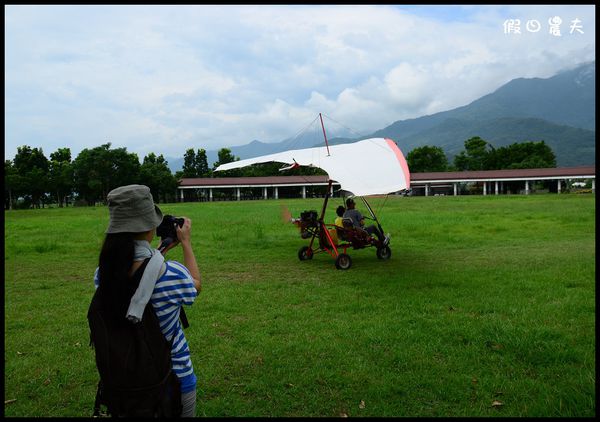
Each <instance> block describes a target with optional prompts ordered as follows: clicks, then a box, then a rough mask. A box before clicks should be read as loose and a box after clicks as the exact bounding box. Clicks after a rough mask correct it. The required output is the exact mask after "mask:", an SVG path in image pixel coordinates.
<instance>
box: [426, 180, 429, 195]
mask: <svg viewBox="0 0 600 422" xmlns="http://www.w3.org/2000/svg"><path fill="white" fill-rule="evenodd" d="M425 196H429V183H426V184H425Z"/></svg>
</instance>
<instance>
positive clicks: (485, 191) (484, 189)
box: [483, 182, 487, 195]
mask: <svg viewBox="0 0 600 422" xmlns="http://www.w3.org/2000/svg"><path fill="white" fill-rule="evenodd" d="M483 194H484V195H487V182H483Z"/></svg>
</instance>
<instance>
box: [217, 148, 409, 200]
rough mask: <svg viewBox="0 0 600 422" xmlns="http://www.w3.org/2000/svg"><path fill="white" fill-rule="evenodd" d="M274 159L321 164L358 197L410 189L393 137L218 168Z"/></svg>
mask: <svg viewBox="0 0 600 422" xmlns="http://www.w3.org/2000/svg"><path fill="white" fill-rule="evenodd" d="M271 161H273V162H279V163H284V164H288V165H290V166H296V165H300V166H311V167H319V168H321V169H323V170H325V171H326V172H327V174H328V175H329V178H330V179H331V180H333V181H336V182H338V183H339V184H340V185H341V187H342V189H344V190H347V191H350V192H352V193H353V194H354V195H356V196H366V195H377V194H387V193H390V192H397V191H401V190H404V189H408V188H410V172H409V170H408V165H407V163H406V159H405V158H404V155H403V154H402V151H400V148H398V146H397V145H396V143H395V142H394V141H393V140H391V139H389V138H370V139H365V140H363V141H359V142H355V143H352V144H340V145H332V146H330V147H329V148H327V147H325V146H323V147H316V148H307V149H297V150H291V151H284V152H279V153H276V154H269V155H263V156H260V157H255V158H248V159H246V160H240V161H234V162H231V163H227V164H222V165H220V166H219V167H217V168H216V169H215V171H222V170H231V169H235V168H240V167H246V166H250V165H252V164H258V163H268V162H271Z"/></svg>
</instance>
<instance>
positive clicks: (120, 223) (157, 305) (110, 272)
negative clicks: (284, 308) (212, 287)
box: [94, 185, 201, 417]
mask: <svg viewBox="0 0 600 422" xmlns="http://www.w3.org/2000/svg"><path fill="white" fill-rule="evenodd" d="M107 200H108V210H109V214H110V222H109V225H108V229H107V230H106V237H105V240H104V244H103V246H102V250H101V252H100V258H99V267H98V268H97V269H96V272H95V274H94V283H95V286H96V288H97V294H98V296H99V299H100V301H101V302H102V303H104V304H105V305H106V306H105V307H106V309H107V311H108V312H109V313H110V314H112V316H111V318H114V320H115V321H120V323H122V322H121V321H124V320H125V318H127V319H128V320H129V321H132V322H134V323H136V322H139V321H140V320H141V318H142V314H143V312H144V309H145V307H146V304H147V303H148V302H150V303H151V304H152V308H153V309H154V311H155V314H156V316H157V317H158V320H159V324H160V330H161V331H162V333H163V334H164V336H165V338H166V340H167V341H168V342H169V343H170V344H171V366H172V370H173V372H174V373H175V374H176V375H177V378H178V379H179V383H180V387H181V402H182V406H183V411H182V415H181V416H188V417H194V416H195V414H196V375H195V373H194V368H193V365H192V361H191V358H190V350H189V347H188V344H187V341H186V338H185V335H184V332H183V329H182V326H181V322H180V320H179V318H180V309H181V307H182V306H183V305H191V304H192V303H193V302H194V300H195V298H196V296H197V295H198V294H199V293H200V289H201V282H200V272H199V270H198V265H197V263H196V258H195V256H194V251H193V250H192V244H191V227H192V222H191V220H190V219H189V218H185V217H184V222H183V225H182V226H181V227H179V226H178V225H175V228H176V232H177V238H178V239H177V241H176V242H174V243H172V244H171V245H169V247H167V248H166V249H165V250H163V251H162V253H161V252H159V251H158V250H157V249H155V248H153V247H152V246H151V245H150V242H152V240H153V239H154V237H155V234H156V227H157V226H159V225H160V223H161V221H162V219H163V215H162V212H161V210H160V209H159V208H158V207H157V206H156V205H155V204H154V201H153V198H152V194H151V193H150V189H149V188H148V187H147V186H144V185H128V186H121V187H119V188H116V189H114V190H112V191H110V192H109V194H108V196H107ZM178 244H181V247H182V249H183V265H182V264H181V263H179V262H177V261H172V260H169V261H167V260H165V259H164V257H163V255H164V254H165V253H166V252H167V251H168V250H169V249H172V248H173V247H175V246H176V245H178ZM142 265H144V266H145V267H142ZM140 267H142V268H140ZM138 269H140V272H141V271H142V270H143V273H142V275H141V276H140V274H139V272H138V274H137V275H136V276H137V277H140V278H141V279H140V281H139V287H137V289H136V290H135V293H134V294H133V296H132V291H131V290H132V289H131V284H132V283H131V280H132V279H133V276H134V274H136V271H137V270H138Z"/></svg>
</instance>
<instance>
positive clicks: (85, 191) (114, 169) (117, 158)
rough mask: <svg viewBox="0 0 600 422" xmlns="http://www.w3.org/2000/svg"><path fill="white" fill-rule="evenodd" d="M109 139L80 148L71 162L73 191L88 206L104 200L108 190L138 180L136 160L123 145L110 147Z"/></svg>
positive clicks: (138, 173) (137, 162)
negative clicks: (104, 142) (73, 181)
mask: <svg viewBox="0 0 600 422" xmlns="http://www.w3.org/2000/svg"><path fill="white" fill-rule="evenodd" d="M110 145H111V144H110V142H109V143H106V144H104V145H101V146H99V147H95V148H92V149H87V148H86V149H84V150H83V151H81V152H80V153H79V155H78V156H77V158H75V160H74V161H73V174H74V179H75V190H76V191H77V192H78V193H79V195H80V196H81V197H82V198H83V199H85V200H86V201H87V203H88V205H94V204H95V203H96V202H97V201H102V202H104V201H105V200H106V195H107V194H108V192H109V191H111V190H112V189H114V188H116V187H119V186H123V185H129V184H133V183H138V181H139V176H140V161H139V158H138V156H137V154H135V153H128V152H127V149H126V148H117V149H110Z"/></svg>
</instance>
